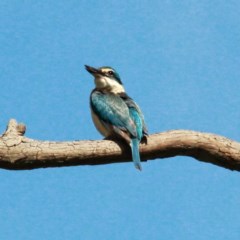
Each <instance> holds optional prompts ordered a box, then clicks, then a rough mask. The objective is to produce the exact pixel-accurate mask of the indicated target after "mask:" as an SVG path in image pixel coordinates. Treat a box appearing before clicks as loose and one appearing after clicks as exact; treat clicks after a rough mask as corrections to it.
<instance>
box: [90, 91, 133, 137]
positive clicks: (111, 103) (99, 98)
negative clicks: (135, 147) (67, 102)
mask: <svg viewBox="0 0 240 240" xmlns="http://www.w3.org/2000/svg"><path fill="white" fill-rule="evenodd" d="M90 103H91V107H92V110H93V111H94V113H95V114H96V115H97V116H98V117H99V119H100V120H101V121H102V122H103V123H104V124H106V125H112V126H114V127H115V128H114V130H115V132H116V133H118V134H119V130H121V131H125V132H128V133H129V135H130V137H131V138H136V137H137V132H136V127H135V124H134V122H133V121H132V119H131V117H130V113H129V109H128V106H127V105H126V103H125V102H124V100H123V99H122V98H121V97H119V96H118V95H115V94H111V93H103V92H101V91H98V90H94V91H93V92H92V94H91V97H90Z"/></svg>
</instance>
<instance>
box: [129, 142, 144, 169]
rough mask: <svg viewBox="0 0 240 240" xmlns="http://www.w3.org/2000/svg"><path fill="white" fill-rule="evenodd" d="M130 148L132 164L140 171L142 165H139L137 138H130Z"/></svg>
mask: <svg viewBox="0 0 240 240" xmlns="http://www.w3.org/2000/svg"><path fill="white" fill-rule="evenodd" d="M131 150H132V159H133V163H134V166H135V167H136V168H137V169H138V170H140V171H141V170H142V166H141V160H140V155H139V141H138V139H137V138H133V139H132V141H131Z"/></svg>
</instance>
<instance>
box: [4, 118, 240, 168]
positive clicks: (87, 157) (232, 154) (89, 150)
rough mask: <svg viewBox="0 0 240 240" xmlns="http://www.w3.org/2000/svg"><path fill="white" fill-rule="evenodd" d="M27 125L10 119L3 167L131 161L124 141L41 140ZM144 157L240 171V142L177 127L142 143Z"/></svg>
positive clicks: (152, 136) (150, 137)
mask: <svg viewBox="0 0 240 240" xmlns="http://www.w3.org/2000/svg"><path fill="white" fill-rule="evenodd" d="M25 130H26V127H25V126H24V125H23V124H18V123H17V122H16V121H15V120H13V119H12V120H10V121H9V124H8V126H7V130H6V131H5V133H3V134H2V136H0V168H4V169H9V170H24V169H34V168H47V167H62V166H76V165H98V164H109V163H120V162H129V161H132V160H131V152H130V148H129V147H128V146H127V145H126V144H125V143H123V142H114V141H110V140H102V141H90V140H86V141H71V142H70V141H69V142H53V141H37V140H33V139H30V138H27V137H25V136H24V133H25ZM140 151H141V158H142V161H147V160H150V159H151V160H152V159H156V158H167V157H174V156H189V157H193V158H195V159H197V160H199V161H202V162H208V163H212V164H215V165H218V166H221V167H224V168H227V169H230V170H237V171H240V143H238V142H235V141H232V140H230V139H227V138H225V137H221V136H218V135H215V134H210V133H201V132H195V131H187V130H174V131H168V132H163V133H158V134H153V135H150V136H149V137H148V138H147V143H145V144H141V147H140Z"/></svg>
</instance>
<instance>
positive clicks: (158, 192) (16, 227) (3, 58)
mask: <svg viewBox="0 0 240 240" xmlns="http://www.w3.org/2000/svg"><path fill="white" fill-rule="evenodd" d="M239 16H240V2H239V1H236V0H235V1H234V0H232V1H222V0H219V1H215V0H213V1H206V0H203V1H185V0H183V1H169V0H165V1H156V0H153V1H151V2H149V1H145V0H144V1H139V2H136V1H131V0H130V1H127V2H125V1H122V2H121V1H91V0H88V1H74V0H69V1H54V0H53V1H14V0H13V1H6V0H2V1H1V3H0V33H1V34H0V46H1V48H0V49H1V50H0V51H1V54H0V66H1V71H0V81H1V88H0V96H1V98H0V110H1V115H0V116H1V117H0V130H1V132H3V131H4V130H5V127H6V124H7V122H8V120H9V119H10V118H16V119H17V120H18V121H20V122H24V123H25V124H26V125H27V133H26V135H27V136H28V137H30V138H34V139H40V140H55V141H63V140H69V141H71V140H83V139H101V136H100V134H99V133H98V132H97V131H96V130H95V128H94V126H93V123H92V121H91V116H90V111H89V94H90V92H91V90H92V89H93V87H94V84H93V79H92V77H91V76H90V75H89V74H88V73H87V72H86V71H85V70H84V67H83V66H84V64H88V65H91V66H96V67H100V66H103V65H108V66H112V67H114V68H115V69H117V70H118V72H119V74H120V76H121V78H122V81H123V83H124V85H125V88H126V90H127V92H128V94H129V95H130V96H131V97H133V98H134V99H135V100H136V102H137V103H138V104H139V105H140V106H141V109H142V111H143V112H144V115H145V118H146V122H147V125H148V128H149V132H150V133H156V132H161V131H166V130H170V129H191V130H197V131H203V132H212V133H216V134H220V135H224V136H226V137H229V138H231V139H234V140H236V141H240V127H239V126H240V125H239V119H240V111H239V105H240V94H239V89H240V81H239V79H240V67H239V66H240V57H239V56H240V45H239V43H240V25H239V21H240V17H239ZM142 165H143V171H142V172H141V173H139V172H138V171H136V170H135V169H134V167H133V164H132V163H122V164H111V165H101V166H79V167H66V168H51V169H50V168H49V169H38V170H32V171H7V170H0V180H1V181H0V193H1V195H0V239H4V240H9V239H15V240H22V239H24V240H30V239H31V240H32V239H36V240H38V239H51V240H54V239H58V240H59V239H60V240H61V239H70V240H72V239H73V240H74V239H105V240H108V239H121V240H122V239H132V240H135V239H138V240H139V239H140V240H142V239H143V240H145V239H172V240H175V239H176V240H179V239H185V240H188V239H195V240H203V239H204V240H208V239H213V238H214V239H218V240H222V239H224V240H225V239H231V240H238V239H239V237H240V231H239V229H240V215H239V210H240V207H239V206H240V200H239V199H240V188H239V186H240V177H239V173H238V172H231V171H229V170H226V169H223V168H220V167H217V166H213V165H210V164H206V163H200V162H198V161H196V160H194V159H191V158H187V157H176V158H171V159H163V160H156V161H149V162H146V163H143V164H142Z"/></svg>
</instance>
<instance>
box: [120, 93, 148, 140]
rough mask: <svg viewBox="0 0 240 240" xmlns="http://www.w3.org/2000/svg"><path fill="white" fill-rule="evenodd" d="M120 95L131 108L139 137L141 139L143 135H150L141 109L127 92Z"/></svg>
mask: <svg viewBox="0 0 240 240" xmlns="http://www.w3.org/2000/svg"><path fill="white" fill-rule="evenodd" d="M120 96H121V98H122V99H123V100H124V102H125V103H126V105H127V106H128V108H129V112H130V116H131V118H132V119H133V121H134V123H135V125H136V130H137V138H138V139H139V140H140V141H141V139H142V137H143V136H147V135H148V131H147V127H146V124H145V121H144V116H143V114H142V112H141V109H140V108H139V106H138V105H137V104H136V103H135V102H134V101H133V99H132V98H130V97H129V96H128V95H127V94H126V93H122V94H121V95H120Z"/></svg>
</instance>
